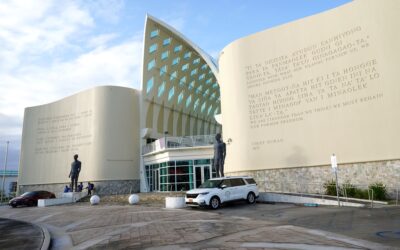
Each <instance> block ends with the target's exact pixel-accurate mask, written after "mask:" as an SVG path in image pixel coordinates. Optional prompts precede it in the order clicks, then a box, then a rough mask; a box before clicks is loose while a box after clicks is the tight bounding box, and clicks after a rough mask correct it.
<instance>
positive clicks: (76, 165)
mask: <svg viewBox="0 0 400 250" xmlns="http://www.w3.org/2000/svg"><path fill="white" fill-rule="evenodd" d="M81 166H82V163H81V162H80V161H78V155H74V161H73V162H72V163H71V172H69V176H68V177H70V178H71V191H72V192H73V191H74V190H75V192H77V190H78V187H77V186H78V178H79V172H81Z"/></svg>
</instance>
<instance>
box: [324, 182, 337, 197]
mask: <svg viewBox="0 0 400 250" xmlns="http://www.w3.org/2000/svg"><path fill="white" fill-rule="evenodd" d="M324 188H325V194H327V195H333V196H336V195H337V194H336V182H335V181H334V180H330V181H327V182H325V183H324Z"/></svg>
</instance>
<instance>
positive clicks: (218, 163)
mask: <svg viewBox="0 0 400 250" xmlns="http://www.w3.org/2000/svg"><path fill="white" fill-rule="evenodd" d="M225 156H226V144H225V143H224V142H223V141H222V137H221V134H219V133H218V134H217V135H216V136H215V142H214V167H215V170H216V171H217V177H224V163H225Z"/></svg>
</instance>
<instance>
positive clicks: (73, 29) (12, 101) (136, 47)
mask: <svg viewBox="0 0 400 250" xmlns="http://www.w3.org/2000/svg"><path fill="white" fill-rule="evenodd" d="M122 9H123V1H117V0H115V1H113V0H108V1H106V0H100V1H97V0H96V1H64V0H60V1H52V0H40V1H37V0H24V1H19V0H11V1H1V2H0V16H1V18H0V90H1V95H0V147H2V145H1V144H2V143H3V142H4V141H7V140H12V145H13V150H14V151H12V152H11V151H10V152H11V153H10V155H12V159H10V161H11V162H13V164H14V165H17V162H18V159H17V158H18V150H19V148H20V138H21V133H22V120H23V113H24V109H25V108H26V107H29V106H36V105H41V104H45V103H49V102H53V101H56V100H58V99H61V98H63V97H66V96H68V95H72V94H74V93H77V92H79V91H82V90H84V89H87V88H90V87H94V86H98V85H119V86H127V87H136V88H139V87H140V82H141V79H140V75H141V74H140V72H141V58H142V34H136V35H130V36H128V37H126V34H124V36H125V37H121V36H120V35H119V34H115V33H110V32H102V29H101V27H99V26H101V25H104V23H107V22H108V23H116V22H118V21H119V16H120V11H121V10H122ZM0 157H1V156H0Z"/></svg>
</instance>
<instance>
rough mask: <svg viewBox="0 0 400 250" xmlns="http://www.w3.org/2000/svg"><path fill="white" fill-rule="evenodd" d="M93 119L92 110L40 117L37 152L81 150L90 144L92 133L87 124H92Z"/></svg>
mask: <svg viewBox="0 0 400 250" xmlns="http://www.w3.org/2000/svg"><path fill="white" fill-rule="evenodd" d="M92 120H93V114H92V110H85V111H81V112H79V113H67V114H62V115H56V116H44V117H39V118H38V119H37V129H36V141H35V154H54V153H60V152H61V153H67V152H79V151H80V150H81V149H82V148H84V147H87V146H90V145H91V144H92V134H91V133H90V130H88V127H89V126H87V125H88V124H89V125H91V124H92ZM85 125H86V126H85ZM85 127H86V129H85Z"/></svg>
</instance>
